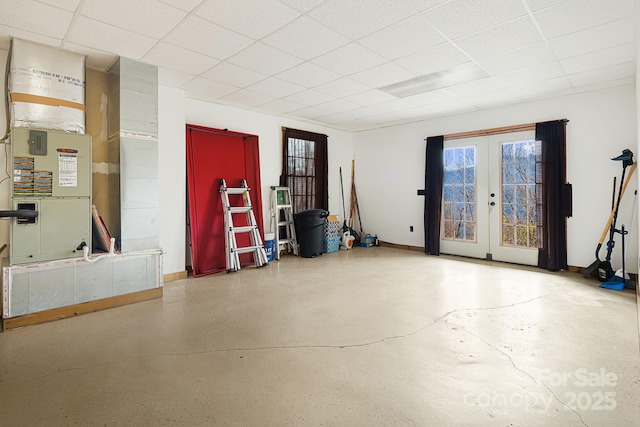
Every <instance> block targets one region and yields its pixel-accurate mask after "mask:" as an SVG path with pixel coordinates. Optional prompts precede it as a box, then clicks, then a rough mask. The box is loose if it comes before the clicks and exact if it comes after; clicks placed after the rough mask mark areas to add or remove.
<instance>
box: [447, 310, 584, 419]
mask: <svg viewBox="0 0 640 427" xmlns="http://www.w3.org/2000/svg"><path fill="white" fill-rule="evenodd" d="M534 299H535V298H534ZM458 326H460V325H458ZM460 327H461V328H462V330H463V331H465V332H466V333H468V334H469V335H472V336H474V337H475V338H477V339H478V340H480V341H482V342H483V343H484V344H486V345H487V346H488V347H489V348H490V349H492V350H495V351H497V352H498V353H500V354H502V355H503V356H504V357H506V358H507V359H508V360H509V362H510V363H511V366H513V368H514V369H515V370H517V371H518V372H520V373H522V374H523V375H525V376H527V377H529V378H530V379H531V381H533V382H534V383H535V384H537V385H541V386H542V387H544V388H545V389H547V391H548V392H549V393H551V395H552V396H553V398H554V399H555V400H556V401H557V402H558V403H560V404H562V406H563V407H564V408H567V409H569V410H570V411H571V412H573V413H574V414H575V415H576V416H577V417H578V418H579V419H580V422H581V423H582V424H583V425H584V426H585V427H589V425H588V424H587V423H586V422H585V421H584V419H583V418H582V415H580V413H578V412H577V411H576V410H575V409H573V408H571V407H570V406H568V405H567V403H566V402H564V401H562V400H561V399H560V398H559V397H558V395H556V394H555V393H554V391H553V390H551V388H549V387H548V386H547V385H546V384H544V383H542V382H538V381H537V380H536V379H535V377H534V376H533V375H531V374H530V373H528V372H527V371H525V370H524V369H522V368H520V367H518V365H516V363H515V361H514V360H513V358H512V357H511V356H510V355H509V354H508V353H505V352H504V351H502V350H501V349H500V348H498V347H495V346H494V345H492V344H491V343H489V342H488V341H487V340H485V339H484V338H482V337H481V336H479V335H478V334H476V333H474V332H471V331H470V330H468V329H467V328H465V327H464V326H460Z"/></svg>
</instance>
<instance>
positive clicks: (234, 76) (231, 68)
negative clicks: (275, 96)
mask: <svg viewBox="0 0 640 427" xmlns="http://www.w3.org/2000/svg"><path fill="white" fill-rule="evenodd" d="M202 77H205V78H207V79H210V80H216V81H218V82H222V83H228V84H230V85H232V86H237V87H247V86H249V85H252V84H254V83H257V82H259V81H260V80H264V79H266V78H267V75H266V74H261V73H257V72H255V71H253V70H248V69H246V68H242V67H239V66H237V65H234V64H231V63H229V62H226V61H225V62H221V63H219V64H218V65H216V66H215V67H213V68H212V69H210V70H209V71H206V72H204V73H202Z"/></svg>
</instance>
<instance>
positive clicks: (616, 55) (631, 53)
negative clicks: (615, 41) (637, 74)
mask: <svg viewBox="0 0 640 427" xmlns="http://www.w3.org/2000/svg"><path fill="white" fill-rule="evenodd" d="M635 57H636V49H635V46H634V44H633V43H627V44H623V45H620V46H615V47H612V48H609V49H603V50H600V51H597V52H591V53H587V54H584V55H579V56H574V57H571V58H567V59H563V60H562V61H560V63H561V64H562V67H563V68H564V70H565V71H566V73H567V74H576V73H581V72H584V71H591V70H597V69H598V68H604V67H610V66H613V65H618V64H624V63H625V62H633V61H635Z"/></svg>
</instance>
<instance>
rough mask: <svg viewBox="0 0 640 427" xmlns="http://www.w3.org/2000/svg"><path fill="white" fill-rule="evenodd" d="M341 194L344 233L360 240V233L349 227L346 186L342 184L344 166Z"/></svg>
mask: <svg viewBox="0 0 640 427" xmlns="http://www.w3.org/2000/svg"><path fill="white" fill-rule="evenodd" d="M340 192H341V193H342V216H343V218H344V223H343V225H342V232H343V233H345V232H348V233H349V234H351V235H352V236H353V237H358V238H359V235H358V233H356V231H355V230H354V229H353V228H351V227H349V226H348V225H347V211H346V209H345V207H344V184H343V183H342V166H340Z"/></svg>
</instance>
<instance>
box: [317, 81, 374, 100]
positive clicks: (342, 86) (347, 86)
mask: <svg viewBox="0 0 640 427" xmlns="http://www.w3.org/2000/svg"><path fill="white" fill-rule="evenodd" d="M369 89H371V88H370V87H369V86H366V85H363V84H362V83H358V82H356V81H354V80H351V79H350V78H348V77H343V78H341V79H338V80H333V81H331V82H329V83H325V84H323V85H320V86H316V87H314V88H313V90H316V91H318V92H321V93H324V94H327V95H329V96H331V97H333V98H341V97H343V96H347V95H353V94H354V93H360V92H364V91H367V90H369Z"/></svg>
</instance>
